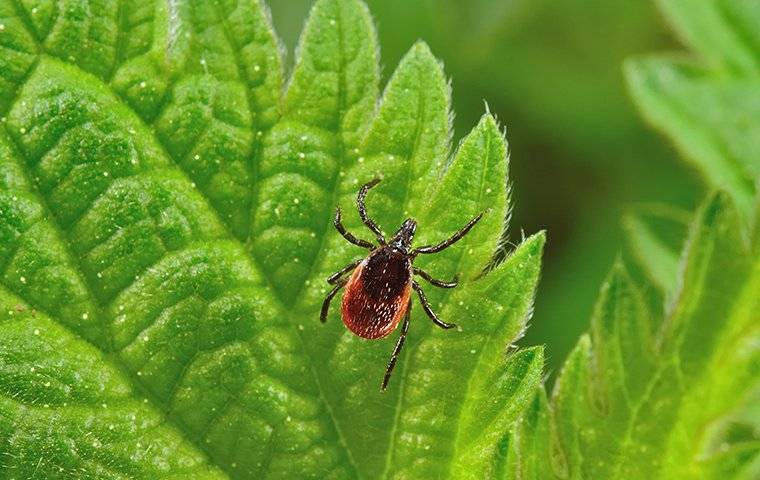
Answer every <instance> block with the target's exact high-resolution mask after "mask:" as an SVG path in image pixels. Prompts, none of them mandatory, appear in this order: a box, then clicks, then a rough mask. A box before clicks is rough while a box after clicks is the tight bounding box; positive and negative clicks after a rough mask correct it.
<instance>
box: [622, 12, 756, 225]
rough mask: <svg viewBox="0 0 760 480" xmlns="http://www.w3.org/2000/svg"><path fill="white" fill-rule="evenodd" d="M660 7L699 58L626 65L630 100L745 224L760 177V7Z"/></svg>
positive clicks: (667, 58)
mask: <svg viewBox="0 0 760 480" xmlns="http://www.w3.org/2000/svg"><path fill="white" fill-rule="evenodd" d="M658 3H659V4H660V6H661V7H662V9H663V11H664V13H665V15H666V17H667V18H668V19H669V20H670V22H671V23H672V24H673V25H674V26H675V27H676V30H677V31H678V33H680V34H681V37H682V38H684V40H685V41H686V43H687V44H688V45H689V46H691V47H692V48H694V50H695V52H696V53H697V54H698V55H699V59H698V60H693V59H686V58H679V57H675V56H672V55H671V56H662V55H661V56H652V57H649V58H642V59H637V60H631V61H629V62H628V63H627V64H626V69H625V70H626V75H627V80H628V85H629V89H630V91H631V94H632V95H633V98H634V101H635V103H636V104H637V106H638V107H639V108H640V109H641V112H642V114H643V115H644V117H645V118H646V119H647V120H648V121H649V122H650V123H651V124H652V125H653V126H654V127H656V128H657V129H658V130H661V131H662V132H663V133H664V134H665V135H667V136H668V137H669V138H670V139H671V140H672V141H673V142H674V143H675V145H676V146H677V147H678V148H679V150H681V152H682V154H683V157H684V158H685V159H686V160H687V161H689V162H691V163H692V164H693V165H694V166H695V167H696V168H697V170H698V171H699V172H700V173H701V174H702V175H703V177H704V178H705V181H706V182H707V184H708V185H710V187H711V188H719V189H724V190H726V191H727V192H729V193H730V194H731V195H732V196H733V197H734V201H735V202H736V204H737V205H738V206H739V208H740V210H741V211H742V213H743V214H744V215H745V216H747V217H749V216H750V215H751V210H752V207H753V201H754V198H755V192H756V182H757V178H760V160H758V156H757V154H756V152H757V151H758V149H759V148H760V143H758V142H759V141H760V140H758V139H760V120H758V119H760V103H758V99H757V95H756V92H757V90H758V88H760V34H758V32H760V8H759V7H760V4H758V3H757V2H756V1H754V0H752V1H742V0H711V1H701V0H659V2H658ZM682 57H683V56H682Z"/></svg>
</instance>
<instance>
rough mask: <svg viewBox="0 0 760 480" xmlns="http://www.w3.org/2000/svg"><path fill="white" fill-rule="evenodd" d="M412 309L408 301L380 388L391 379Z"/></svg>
mask: <svg viewBox="0 0 760 480" xmlns="http://www.w3.org/2000/svg"><path fill="white" fill-rule="evenodd" d="M411 311H412V304H411V302H410V303H409V308H408V309H407V310H406V315H404V323H403V324H402V325H401V335H400V336H399V337H398V341H397V342H396V348H394V349H393V353H392V354H391V359H390V360H389V361H388V366H387V367H385V376H384V377H383V384H382V385H381V386H380V390H382V391H385V387H387V386H388V381H389V380H390V379H391V373H393V367H395V366H396V360H398V355H399V353H401V347H403V346H404V340H406V333H407V332H408V331H409V315H410V313H411Z"/></svg>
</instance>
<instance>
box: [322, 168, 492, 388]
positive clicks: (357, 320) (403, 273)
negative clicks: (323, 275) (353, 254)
mask: <svg viewBox="0 0 760 480" xmlns="http://www.w3.org/2000/svg"><path fill="white" fill-rule="evenodd" d="M379 182H380V179H378V178H376V179H374V180H372V181H371V182H369V183H367V184H365V185H364V186H362V188H361V189H360V190H359V195H358V196H357V199H356V205H357V208H358V209H359V217H361V219H362V222H363V223H364V225H366V226H367V228H369V229H370V230H372V233H374V234H375V238H376V239H377V243H378V245H374V244H373V243H371V242H368V241H367V240H362V239H360V238H357V237H355V236H354V235H353V234H351V232H349V231H347V230H346V228H345V227H344V226H343V224H342V223H341V218H340V207H338V208H337V209H336V211H335V219H334V221H333V224H334V225H335V228H336V229H337V230H338V232H340V234H341V235H343V237H344V238H345V239H346V240H348V241H349V242H351V243H353V244H354V245H358V246H360V247H363V248H366V249H368V250H371V252H370V254H369V255H368V256H367V257H365V258H361V259H359V260H356V261H354V262H351V263H349V264H348V265H346V266H345V267H343V268H342V269H340V270H339V271H337V272H335V273H334V274H332V275H330V277H329V278H328V279H327V282H328V283H329V284H331V285H335V287H334V288H333V289H332V290H331V291H330V293H328V294H327V297H326V298H325V301H324V303H322V313H321V315H320V320H321V321H322V322H323V323H324V322H325V321H326V320H327V311H328V309H329V308H330V302H331V301H332V299H333V298H334V297H335V295H337V293H338V292H339V291H340V289H341V288H343V287H345V288H346V291H345V293H344V294H343V302H342V305H341V313H342V317H343V323H344V324H345V325H346V327H348V329H349V330H351V332H353V333H354V334H356V335H358V336H359V337H361V338H366V339H368V340H375V339H379V338H383V337H386V336H387V335H389V334H390V333H391V332H392V331H393V330H395V329H396V327H397V326H398V324H399V322H400V321H401V318H402V317H403V319H404V323H403V324H402V325H401V335H400V336H399V338H398V341H397V342H396V348H394V349H393V354H391V358H390V360H389V361H388V366H387V367H386V369H385V376H384V377H383V383H382V386H381V387H380V389H381V390H385V388H386V387H387V386H388V380H390V378H391V373H392V372H393V367H394V366H396V360H397V359H398V355H399V352H401V347H403V346H404V340H406V334H407V332H408V331H409V312H410V311H411V306H412V302H411V299H410V295H411V290H412V289H414V290H415V291H416V292H417V294H418V295H419V297H420V303H421V304H422V309H423V310H425V313H426V314H427V315H428V316H429V317H430V319H431V320H432V321H433V323H435V324H436V325H438V326H439V327H441V328H446V329H448V328H454V327H455V326H456V325H454V324H453V323H446V322H444V321H443V320H441V319H440V318H438V316H437V315H436V314H435V312H433V309H432V308H431V307H430V303H429V302H428V299H427V297H426V296H425V292H423V291H422V287H420V284H419V283H417V282H416V281H415V280H414V275H419V276H420V277H422V278H424V279H425V280H427V281H428V282H430V283H431V284H432V285H435V286H436V287H441V288H454V287H456V286H457V279H456V277H454V279H453V280H452V281H450V282H444V281H441V280H436V279H435V278H433V277H432V276H430V274H428V273H427V272H425V271H424V270H421V269H419V268H417V267H415V266H413V265H412V264H413V262H414V259H415V258H416V257H417V255H420V254H428V253H437V252H440V251H441V250H443V249H445V248H447V247H449V246H451V245H452V244H454V243H455V242H457V241H458V240H460V239H461V238H462V237H464V236H465V235H466V234H467V232H469V231H470V229H471V228H472V227H474V226H475V224H476V223H478V221H479V220H480V219H481V217H482V216H483V213H480V214H479V215H478V216H476V217H475V218H473V219H472V220H470V221H469V222H468V223H467V225H465V226H464V227H462V229H461V230H459V231H458V232H456V233H455V234H454V235H452V236H451V238H449V239H448V240H445V241H443V242H441V243H439V244H437V245H426V246H424V247H418V248H414V249H412V239H414V232H415V230H416V229H417V222H416V221H414V220H413V219H411V218H407V219H406V220H404V223H402V224H401V227H400V228H399V229H398V231H397V232H396V234H395V235H394V236H393V238H392V239H391V240H390V242H386V241H385V237H384V236H383V233H382V232H381V231H380V228H379V227H378V226H377V223H375V222H374V221H373V220H372V219H371V218H369V216H368V215H367V209H366V207H365V206H364V198H365V197H366V196H367V192H368V191H369V189H370V188H372V187H374V186H375V185H377V184H378V183H379ZM349 272H350V273H351V275H350V276H349V277H348V278H346V274H348V273H349Z"/></svg>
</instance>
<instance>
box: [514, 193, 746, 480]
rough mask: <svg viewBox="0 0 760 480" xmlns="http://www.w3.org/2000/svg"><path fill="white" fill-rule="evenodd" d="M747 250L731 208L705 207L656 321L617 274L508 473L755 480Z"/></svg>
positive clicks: (530, 417) (639, 290) (517, 446)
mask: <svg viewBox="0 0 760 480" xmlns="http://www.w3.org/2000/svg"><path fill="white" fill-rule="evenodd" d="M748 239H749V237H748V235H747V231H746V228H745V225H744V223H743V221H742V220H741V215H740V214H739V213H738V211H737V209H736V208H735V206H734V205H733V203H732V202H731V201H730V199H729V197H728V196H727V195H716V196H714V197H712V198H711V199H710V200H709V201H708V202H707V203H706V204H705V205H704V206H703V207H702V208H701V209H700V211H699V213H698V214H697V215H696V218H695V219H694V221H693V223H692V225H691V231H690V234H689V239H688V241H687V246H686V247H685V250H684V252H683V254H682V256H681V265H680V267H679V269H678V272H679V275H678V279H677V285H678V288H677V290H676V294H675V296H674V298H673V299H672V302H671V303H670V304H667V305H666V307H665V309H664V310H665V313H664V316H663V317H662V318H661V317H660V315H658V314H657V313H656V312H652V311H650V310H649V309H648V303H647V301H646V299H645V293H644V289H643V287H642V286H640V285H638V284H637V282H635V281H634V280H633V279H632V278H631V277H630V276H629V274H628V273H627V270H626V268H625V267H624V266H623V264H622V263H620V262H619V263H617V264H616V265H615V267H614V268H613V270H612V272H611V273H610V276H609V277H608V279H607V281H606V282H605V284H604V285H603V287H602V291H601V294H600V298H599V301H598V303H597V305H596V308H595V311H594V316H593V318H592V326H591V333H590V335H587V336H584V337H583V338H582V339H581V340H580V342H579V343H578V346H577V347H576V349H575V350H574V352H573V353H572V355H571V356H570V358H568V360H567V362H566V364H565V366H564V368H563V369H562V372H561V374H560V376H559V378H558V379H557V383H556V385H555V386H554V391H553V394H552V399H551V403H550V404H547V403H545V402H543V401H541V398H540V397H539V398H538V400H537V401H536V403H534V407H533V408H531V409H529V410H527V411H526V414H525V417H524V421H523V424H520V425H517V426H516V427H515V428H514V430H513V433H512V436H511V437H510V443H509V457H511V458H512V459H513V462H511V463H509V465H510V466H511V470H510V472H511V473H512V474H515V475H517V474H521V475H525V474H527V475H530V477H529V478H546V477H545V474H544V473H542V472H545V471H547V470H549V469H551V470H552V471H553V472H554V475H556V476H558V477H560V478H598V479H605V478H726V477H727V476H730V477H731V478H748V479H749V478H755V477H756V476H757V474H758V472H760V470H758V466H759V465H760V438H758V436H757V432H758V426H759V424H758V418H759V417H758V416H757V407H756V406H757V392H758V391H760V390H759V389H760V350H758V348H757V344H758V342H760V313H759V312H760V297H758V295H757V292H758V291H760V255H758V252H759V250H758V248H757V245H751V244H750V242H749V240H748ZM526 425H527V426H526ZM537 437H538V438H540V439H542V441H541V440H539V441H536V438H537ZM547 445H548V446H549V447H547ZM535 458H540V459H541V461H543V462H544V465H537V463H536V461H535V460H534V459H535ZM522 459H526V460H522ZM521 478H524V477H521Z"/></svg>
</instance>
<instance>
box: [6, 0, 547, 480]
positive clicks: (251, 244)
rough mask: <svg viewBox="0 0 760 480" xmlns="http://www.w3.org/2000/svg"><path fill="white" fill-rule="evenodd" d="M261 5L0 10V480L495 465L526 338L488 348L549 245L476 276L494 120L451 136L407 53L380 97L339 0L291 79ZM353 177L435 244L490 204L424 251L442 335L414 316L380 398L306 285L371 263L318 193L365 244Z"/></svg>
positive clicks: (496, 187)
mask: <svg viewBox="0 0 760 480" xmlns="http://www.w3.org/2000/svg"><path fill="white" fill-rule="evenodd" d="M267 15H268V14H267V11H266V8H265V6H264V5H263V4H261V3H260V2H258V1H255V0H248V1H244V0H241V1H221V0H219V1H210V2H209V1H201V0H185V1H176V2H158V1H144V0H143V1H138V0H135V1H130V2H107V1H106V2H91V1H85V0H71V1H66V2H56V1H52V0H51V1H47V2H44V1H43V2H38V3H35V4H34V5H32V4H31V3H30V2H19V1H14V0H0V117H1V118H0V328H1V331H2V335H0V477H3V478H40V479H41V478H99V479H100V478H241V479H248V478H265V477H266V478H305V477H311V478H381V477H383V478H419V477H421V476H423V477H426V476H430V475H433V476H437V477H445V476H450V477H460V478H467V477H468V476H469V472H471V471H473V470H475V469H477V471H480V472H484V474H488V475H491V474H492V472H497V471H502V470H503V468H504V467H503V459H502V456H501V455H500V448H501V447H500V445H501V442H502V441H503V439H504V436H505V435H506V433H507V431H508V429H509V427H510V425H511V423H512V421H513V420H514V419H515V418H517V416H518V415H519V414H520V412H521V411H522V408H524V407H525V406H526V405H528V403H529V402H530V400H531V398H532V393H533V391H534V389H535V387H536V385H537V384H538V383H539V380H540V372H541V365H542V360H543V354H542V350H541V349H540V348H534V349H528V350H525V351H522V352H517V353H511V354H507V346H508V345H509V344H510V343H511V342H513V341H514V340H515V339H516V338H518V337H519V336H520V334H521V332H522V331H523V329H524V328H525V322H526V321H527V318H528V317H529V315H530V312H531V308H532V301H533V295H534V292H535V288H536V284H537V282H538V277H539V270H540V258H541V253H542V250H543V245H544V236H543V234H538V235H535V236H532V237H530V238H528V239H527V240H525V241H524V242H523V243H522V244H521V245H520V246H518V247H517V248H516V250H515V251H514V252H512V253H510V254H509V255H508V256H507V257H506V259H505V260H504V261H502V262H500V263H499V264H498V265H495V266H494V265H491V267H490V268H489V269H488V270H489V271H488V273H487V274H485V275H482V272H483V271H484V270H485V269H486V267H487V266H489V265H490V264H491V263H492V259H493V256H494V254H495V252H496V251H497V250H500V249H501V248H502V247H501V245H500V244H499V242H500V239H501V238H502V235H503V231H504V228H505V221H506V219H507V218H508V211H509V199H508V184H507V146H506V142H505V140H504V137H503V134H502V132H501V131H500V130H499V127H498V126H497V124H496V121H495V120H494V118H493V117H492V116H491V115H488V114H487V115H485V116H484V117H483V118H482V120H481V121H480V123H479V124H478V125H477V126H476V127H475V128H474V129H473V131H472V132H471V133H470V134H469V135H467V136H466V138H465V139H463V140H462V142H461V143H460V145H459V147H458V148H457V149H456V150H455V151H453V152H452V151H451V149H450V112H449V108H450V107H449V104H450V101H449V87H448V84H447V81H446V78H445V75H444V73H443V69H442V66H441V65H440V64H439V62H438V61H437V60H436V59H435V58H434V56H433V55H432V53H431V52H430V51H429V49H428V48H427V46H426V45H425V44H423V43H418V44H416V45H415V46H413V47H412V49H411V50H410V52H409V53H408V55H407V56H406V57H405V58H404V60H403V61H402V62H401V63H400V65H399V66H398V68H397V69H396V70H395V72H394V74H393V75H392V78H391V80H390V81H389V84H388V85H387V86H386V87H385V92H384V93H383V95H382V96H381V97H380V98H378V97H379V94H378V92H379V67H378V64H379V58H378V47H377V41H376V35H375V30H374V27H373V24H372V20H371V17H370V15H369V13H368V11H367V9H366V7H365V6H364V4H363V3H361V2H360V1H359V0H319V1H318V2H316V4H315V7H314V9H313V10H312V12H311V14H310V16H309V19H308V21H307V22H306V26H305V28H304V33H303V36H302V39H301V42H300V47H299V49H298V53H297V56H296V58H295V67H294V69H293V73H292V75H291V76H290V78H289V79H288V80H285V77H284V73H283V71H284V68H283V62H282V59H281V54H280V48H279V45H278V43H279V42H278V40H277V38H276V35H275V34H274V32H273V30H272V28H271V25H270V22H269V19H268V16H267ZM376 176H377V177H380V178H382V179H383V181H382V183H381V184H380V185H379V186H378V187H377V188H376V189H375V190H373V191H372V192H371V194H370V196H369V198H368V206H369V210H370V212H371V214H372V215H373V216H374V217H375V218H376V220H377V221H378V222H379V223H380V225H381V226H382V228H383V229H384V230H385V231H386V232H387V234H388V235H391V234H392V233H393V231H394V230H395V228H397V226H398V225H399V224H400V223H401V221H402V220H403V219H404V218H405V217H407V216H412V217H414V218H416V219H417V220H418V221H419V225H420V227H419V231H418V237H417V242H418V243H419V244H424V243H433V242H437V241H440V240H443V239H445V238H446V237H448V236H449V235H451V234H452V233H453V232H455V231H456V230H458V229H459V228H460V227H461V226H462V225H464V224H465V223H466V222H467V221H468V220H469V219H470V218H472V217H474V216H475V215H476V214H478V213H480V212H482V211H485V212H486V215H485V216H484V218H483V220H482V221H481V222H480V223H479V224H478V225H477V226H476V227H475V228H474V229H473V230H472V232H471V233H470V235H468V236H467V237H465V238H464V239H463V240H462V241H461V242H459V243H458V244H457V245H456V246H455V247H452V248H451V249H449V250H447V251H445V252H442V253H441V254H439V255H436V256H430V258H425V259H422V258H421V259H420V262H419V265H420V266H423V267H424V268H426V269H428V270H429V272H430V273H431V274H432V275H434V276H435V277H437V278H443V279H449V278H450V277H451V276H453V275H454V274H456V273H458V274H459V275H460V278H461V282H460V283H461V285H460V287H459V288H457V289H455V290H454V291H443V292H442V291H435V292H434V291H433V288H434V287H432V286H426V287H425V288H426V290H427V291H428V294H429V297H430V299H431V301H432V302H433V305H434V308H435V309H436V311H438V312H439V313H440V314H441V316H442V318H444V319H445V320H448V321H453V322H456V323H457V324H458V325H459V328H458V329H456V330H453V331H443V330H440V329H437V328H433V327H432V326H431V323H430V321H429V320H428V319H427V317H426V316H425V315H424V313H423V312H422V310H421V308H419V307H417V306H416V307H414V309H413V314H412V327H411V330H410V334H409V339H408V341H407V344H406V347H405V349H404V351H403V354H402V358H401V359H400V362H399V365H398V368H397V369H396V373H395V375H394V377H393V379H392V382H391V385H390V388H389V389H388V391H387V392H385V393H381V392H380V391H379V384H380V380H381V378H382V374H383V371H384V368H385V363H386V362H387V359H388V356H389V355H390V352H391V350H392V348H393V344H394V343H395V338H394V337H395V336H392V337H391V338H388V339H386V340H383V341H377V342H364V341H361V340H360V339H358V338H357V337H354V336H352V335H351V334H350V333H349V332H347V331H346V330H345V328H344V327H343V326H342V323H341V321H340V319H339V318H338V315H337V313H336V312H337V310H338V309H337V308H335V307H334V308H333V309H332V312H331V315H330V318H329V321H328V323H327V324H326V325H322V324H320V323H319V321H318V312H319V308H320V306H321V301H322V298H324V295H325V293H326V288H327V286H328V285H327V284H326V282H325V281H324V279H325V278H326V277H327V276H328V275H329V274H330V273H332V272H333V271H335V270H338V269H339V268H341V267H342V266H343V265H345V264H346V263H348V262H349V261H351V260H354V259H356V258H358V257H360V256H362V255H366V251H362V250H360V249H358V248H356V247H354V246H351V245H349V244H346V243H345V241H344V240H343V239H342V238H340V236H339V235H338V234H337V233H336V232H335V231H334V230H333V229H332V227H331V220H332V215H333V209H334V208H335V206H336V205H341V206H342V207H343V210H344V214H345V223H346V225H347V226H349V227H350V229H352V230H353V231H355V233H356V234H357V235H359V236H364V237H367V238H370V239H371V238H372V237H371V236H368V235H367V234H366V231H365V230H363V229H361V228H359V227H360V225H361V224H360V222H359V219H358V215H357V214H356V213H355V210H354V209H353V204H354V199H355V196H356V191H357V189H358V187H359V185H361V184H362V183H364V182H367V181H369V180H370V179H372V178H374V177H376ZM423 283H424V281H423ZM474 299H476V301H473V300H474ZM415 303H416V300H415ZM336 305H337V303H336ZM494 402H495V403H494ZM481 412H486V413H487V416H481V415H480V414H481ZM454 459H457V463H454V462H453V460H454Z"/></svg>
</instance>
